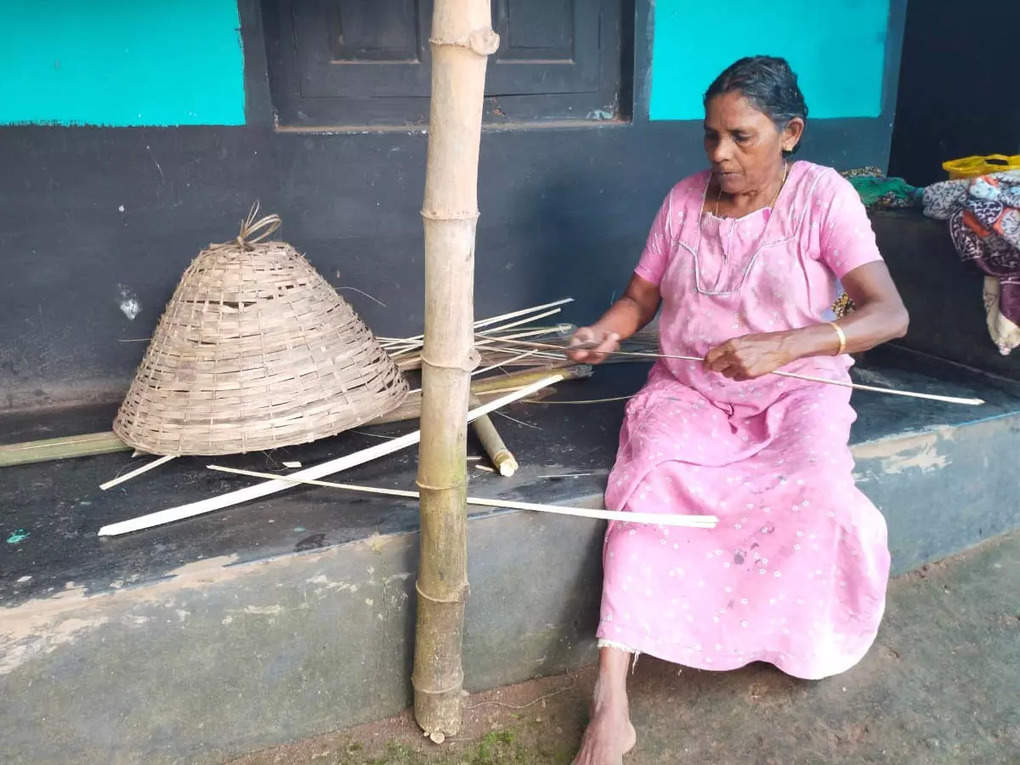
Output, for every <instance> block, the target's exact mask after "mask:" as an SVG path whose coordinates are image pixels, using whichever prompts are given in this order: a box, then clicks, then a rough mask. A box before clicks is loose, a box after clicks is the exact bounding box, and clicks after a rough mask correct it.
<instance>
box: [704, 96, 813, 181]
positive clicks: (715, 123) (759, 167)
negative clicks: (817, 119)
mask: <svg viewBox="0 0 1020 765" xmlns="http://www.w3.org/2000/svg"><path fill="white" fill-rule="evenodd" d="M803 129H804V121H803V120H802V119H800V118H799V117H797V118H794V119H793V120H791V121H790V123H789V124H788V125H787V126H786V127H785V128H784V129H783V130H782V131H779V130H777V129H776V125H775V123H774V122H773V121H772V120H771V118H770V117H769V116H768V115H767V114H765V113H764V112H761V111H759V110H758V109H756V108H754V107H753V106H752V105H751V103H750V102H749V101H748V100H747V99H746V98H744V96H743V95H741V94H740V93H739V92H736V91H731V92H729V93H720V94H719V95H717V96H713V97H712V99H711V100H710V101H709V102H708V104H707V105H706V107H705V154H706V156H707V157H708V161H709V163H710V164H711V167H712V175H713V176H714V178H715V180H716V183H717V184H718V187H719V188H720V189H722V191H724V192H725V193H727V194H741V193H747V192H750V191H758V190H760V189H766V188H768V187H769V186H770V185H771V184H772V183H774V182H775V179H776V175H777V173H781V170H780V168H782V166H783V150H784V149H786V150H790V149H792V148H793V147H794V146H796V145H797V141H798V140H799V139H800V135H801V132H802V131H803Z"/></svg>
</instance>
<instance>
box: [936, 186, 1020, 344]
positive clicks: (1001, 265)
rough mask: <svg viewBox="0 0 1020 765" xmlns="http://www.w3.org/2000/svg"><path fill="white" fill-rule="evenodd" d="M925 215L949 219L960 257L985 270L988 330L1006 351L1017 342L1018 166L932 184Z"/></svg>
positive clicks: (1019, 289) (1019, 300)
mask: <svg viewBox="0 0 1020 765" xmlns="http://www.w3.org/2000/svg"><path fill="white" fill-rule="evenodd" d="M924 214H925V215H928V216H929V217H932V218H938V219H940V220H948V221H949V234H950V236H951V237H952V240H953V246H954V247H956V251H957V252H958V253H959V254H960V257H961V258H962V259H963V260H964V261H966V262H969V263H973V264H974V265H975V266H977V267H978V268H979V269H980V270H982V271H983V272H984V273H985V274H986V277H985V285H984V290H983V295H982V298H983V300H984V304H985V313H986V316H987V322H988V331H989V334H991V337H992V340H993V342H994V343H995V345H996V346H997V347H998V349H999V352H1000V353H1002V354H1003V355H1007V354H1009V353H1010V352H1011V351H1012V350H1013V349H1014V348H1016V347H1017V346H1018V345H1020V171H1016V170H1013V171H1009V172H1003V173H993V174H991V175H982V176H979V177H977V178H964V179H961V180H956V181H944V182H942V183H936V184H933V185H932V186H929V187H928V188H926V189H925V190H924Z"/></svg>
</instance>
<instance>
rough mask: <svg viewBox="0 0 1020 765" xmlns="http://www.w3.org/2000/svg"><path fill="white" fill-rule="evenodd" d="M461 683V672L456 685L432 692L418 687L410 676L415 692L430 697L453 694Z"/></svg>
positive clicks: (462, 679) (427, 734) (462, 680)
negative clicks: (426, 694)
mask: <svg viewBox="0 0 1020 765" xmlns="http://www.w3.org/2000/svg"><path fill="white" fill-rule="evenodd" d="M463 683H464V672H463V671H462V672H461V673H460V680H459V681H458V682H457V683H456V685H451V686H450V687H449V688H444V689H443V690H441V691H433V690H431V689H429V688H422V687H421V686H419V685H418V683H416V682H415V680H414V676H413V675H412V676H411V685H412V686H413V687H414V689H415V690H416V691H418V692H419V693H428V694H430V695H432V696H442V695H443V694H445V693H453V692H454V691H456V690H458V689H459V688H460V686H461V685H463ZM425 735H426V736H431V735H433V734H431V733H426V734H425ZM439 735H440V736H442V735H443V734H442V733H440V734H439ZM436 743H437V744H441V743H443V742H442V741H437V742H436Z"/></svg>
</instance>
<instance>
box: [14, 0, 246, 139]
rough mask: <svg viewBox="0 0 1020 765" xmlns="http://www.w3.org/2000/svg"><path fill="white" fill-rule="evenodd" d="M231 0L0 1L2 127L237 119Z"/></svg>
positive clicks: (239, 102)
mask: <svg viewBox="0 0 1020 765" xmlns="http://www.w3.org/2000/svg"><path fill="white" fill-rule="evenodd" d="M239 29H240V22H239V20H238V15H237V2H236V0H172V1H169V2H151V1H150V2H147V1H146V0H90V1H89V2H85V1H84V0H0V33H2V34H3V36H4V39H3V43H2V44H0V78H2V80H0V81H2V83H3V85H2V87H0V94H2V95H0V124H16V123H29V122H31V123H57V124H65V125H69V124H86V125H109V126H127V125H241V124H243V123H244V57H243V53H242V50H241V38H240V32H239Z"/></svg>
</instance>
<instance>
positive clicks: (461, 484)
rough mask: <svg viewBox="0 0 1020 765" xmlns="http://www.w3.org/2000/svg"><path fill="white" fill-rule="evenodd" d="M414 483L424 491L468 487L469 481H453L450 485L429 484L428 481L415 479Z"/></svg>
mask: <svg viewBox="0 0 1020 765" xmlns="http://www.w3.org/2000/svg"><path fill="white" fill-rule="evenodd" d="M414 485H415V486H417V487H418V488H419V489H421V490H422V491H449V490H451V489H460V488H467V481H458V482H457V483H452V484H450V485H448V486H429V485H428V484H427V483H422V482H421V481H415V482H414Z"/></svg>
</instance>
